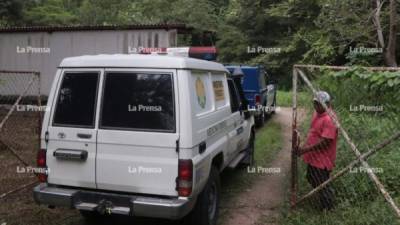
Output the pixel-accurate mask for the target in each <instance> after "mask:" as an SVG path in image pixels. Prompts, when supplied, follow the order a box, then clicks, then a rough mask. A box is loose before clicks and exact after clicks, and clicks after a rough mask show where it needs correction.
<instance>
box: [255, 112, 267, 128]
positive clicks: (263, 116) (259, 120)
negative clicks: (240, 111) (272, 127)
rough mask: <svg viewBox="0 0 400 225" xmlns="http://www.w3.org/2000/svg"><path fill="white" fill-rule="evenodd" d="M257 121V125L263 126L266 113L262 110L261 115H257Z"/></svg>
mask: <svg viewBox="0 0 400 225" xmlns="http://www.w3.org/2000/svg"><path fill="white" fill-rule="evenodd" d="M255 122H256V126H257V127H262V126H263V125H264V122H265V113H264V112H262V113H261V114H260V115H259V116H257V117H256V121H255Z"/></svg>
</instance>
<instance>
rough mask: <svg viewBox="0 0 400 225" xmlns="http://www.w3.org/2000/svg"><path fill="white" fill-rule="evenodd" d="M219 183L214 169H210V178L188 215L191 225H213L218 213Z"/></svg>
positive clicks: (216, 170)
mask: <svg viewBox="0 0 400 225" xmlns="http://www.w3.org/2000/svg"><path fill="white" fill-rule="evenodd" d="M220 193H221V183H220V180H219V172H218V169H217V168H215V167H212V168H211V171H210V177H209V178H208V181H207V184H206V186H205V187H204V190H203V191H202V192H201V193H200V195H199V196H198V197H197V202H196V205H195V207H194V209H193V211H192V212H191V213H190V214H189V215H188V219H189V220H188V221H187V222H189V223H190V224H192V225H215V224H217V218H218V212H219V199H220Z"/></svg>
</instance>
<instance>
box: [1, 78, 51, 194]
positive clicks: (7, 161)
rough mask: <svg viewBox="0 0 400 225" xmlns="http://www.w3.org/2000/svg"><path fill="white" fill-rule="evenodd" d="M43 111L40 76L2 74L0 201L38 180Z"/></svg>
mask: <svg viewBox="0 0 400 225" xmlns="http://www.w3.org/2000/svg"><path fill="white" fill-rule="evenodd" d="M43 110H44V108H43V107H42V106H41V97H40V75H39V73H37V72H30V71H0V162H1V163H0V169H1V171H2V176H1V177H0V182H1V184H2V185H1V186H0V199H1V198H4V197H7V196H8V194H11V193H13V192H14V191H15V190H18V189H19V188H20V187H24V186H26V185H27V184H29V183H33V182H35V180H36V179H35V175H34V172H35V168H34V166H35V159H36V153H37V150H38V148H39V132H40V126H41V125H40V123H41V116H42V111H43Z"/></svg>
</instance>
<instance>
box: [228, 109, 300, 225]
mask: <svg viewBox="0 0 400 225" xmlns="http://www.w3.org/2000/svg"><path fill="white" fill-rule="evenodd" d="M291 117H292V111H291V109H290V108H281V110H280V111H279V112H277V113H276V115H274V116H273V118H272V121H276V122H278V123H279V124H281V126H282V129H281V135H282V137H283V146H282V149H281V150H280V151H279V153H278V154H277V155H276V158H275V159H274V160H273V161H272V162H271V163H269V165H268V167H267V168H266V169H269V171H273V172H269V173H265V174H263V175H262V176H260V177H259V178H258V179H257V181H255V182H254V183H253V185H252V186H251V187H250V188H249V189H248V190H245V191H244V192H242V193H241V194H240V195H238V196H237V197H236V198H235V199H234V201H233V204H231V206H230V208H229V210H228V213H227V214H228V216H226V219H225V220H224V221H223V222H222V225H232V224H235V225H254V224H277V221H278V219H279V215H280V207H281V206H283V202H284V198H285V196H284V195H285V194H286V193H287V191H286V190H285V186H286V185H285V183H286V182H287V181H288V179H289V172H290V151H291V138H292V137H291V121H292V120H291ZM302 118H303V116H302V115H299V120H301V119H302ZM276 171H279V172H276ZM225 207H227V206H225Z"/></svg>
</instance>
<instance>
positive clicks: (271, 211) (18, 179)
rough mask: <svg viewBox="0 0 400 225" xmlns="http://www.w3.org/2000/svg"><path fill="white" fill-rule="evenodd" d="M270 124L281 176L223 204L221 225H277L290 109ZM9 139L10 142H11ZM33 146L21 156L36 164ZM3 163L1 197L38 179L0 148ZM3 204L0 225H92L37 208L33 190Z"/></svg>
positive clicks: (155, 222) (124, 220) (156, 224)
mask: <svg viewBox="0 0 400 225" xmlns="http://www.w3.org/2000/svg"><path fill="white" fill-rule="evenodd" d="M300 117H301V116H300ZM25 119H26V120H25V121H24V124H25V125H27V124H29V121H30V119H29V118H28V117H26V118H25ZM271 120H273V121H276V122H278V123H280V124H281V125H282V135H283V143H284V144H283V146H282V149H281V150H280V151H279V153H278V154H277V155H276V158H275V159H274V160H273V161H272V162H271V163H270V164H269V165H268V168H279V169H280V172H279V173H267V174H264V175H262V176H260V178H259V179H257V180H256V181H255V182H254V184H253V185H252V186H251V188H250V189H248V190H244V191H243V192H242V193H241V194H239V195H237V196H235V197H234V199H232V201H230V203H229V205H224V203H221V208H223V209H224V211H225V212H226V215H227V216H224V218H225V219H224V220H223V221H220V224H222V225H255V224H260V223H259V222H260V221H262V223H261V224H276V221H277V219H278V217H279V215H280V214H279V213H280V207H281V206H282V204H283V202H284V198H285V194H286V193H287V190H285V188H283V187H285V182H287V181H288V175H289V169H290V168H289V167H290V148H291V124H290V123H291V109H290V108H281V110H279V111H278V112H277V113H276V114H275V115H274V116H273V117H272V118H271ZM267 125H268V124H267ZM25 127H27V126H23V127H21V128H20V129H18V131H14V132H13V135H15V136H17V135H21V133H20V132H23V133H24V135H23V136H29V135H28V133H30V134H32V133H34V131H33V130H32V129H25ZM29 127H34V124H31V126H29ZM15 136H14V137H15ZM31 136H32V135H31ZM7 139H8V140H11V139H9V138H7ZM7 139H3V140H7ZM34 142H35V141H34V140H24V141H23V142H22V144H23V146H19V148H18V149H23V150H25V152H21V155H22V156H23V157H24V159H26V160H27V161H28V162H30V163H34V159H35V153H36V151H34V150H33V149H36V146H34V145H32V144H29V143H34ZM0 161H1V162H2V165H1V169H2V171H3V172H2V173H3V174H2V176H1V179H0V180H1V184H2V185H1V188H0V190H1V191H2V192H1V193H4V191H9V190H10V189H12V187H17V186H20V185H21V184H26V183H28V182H30V181H32V180H34V179H35V178H34V177H33V175H32V174H17V173H16V167H17V166H23V165H21V163H20V162H18V160H16V159H15V157H14V156H13V155H11V154H10V153H9V152H8V151H7V150H6V149H4V148H0ZM1 193H0V194H1ZM0 203H1V204H0V224H6V225H14V224H15V225H22V224H23V225H25V224H29V225H50V224H63V225H67V224H70V225H72V224H73V225H84V224H92V223H87V222H85V221H84V220H83V218H82V217H81V216H80V214H79V213H78V212H77V211H76V210H70V209H61V208H57V209H48V208H47V207H45V206H38V205H36V204H35V203H34V202H33V199H32V188H31V187H29V188H26V189H24V190H22V191H19V192H17V193H14V194H11V195H10V196H8V197H7V198H4V199H0ZM232 203H233V204H232ZM93 224H96V225H98V224H118V225H120V224H140V225H145V224H147V225H160V224H163V225H168V224H171V225H173V224H179V223H178V222H173V221H168V220H159V219H147V218H129V217H121V216H113V217H108V218H103V219H101V220H99V221H96V222H95V223H93Z"/></svg>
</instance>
